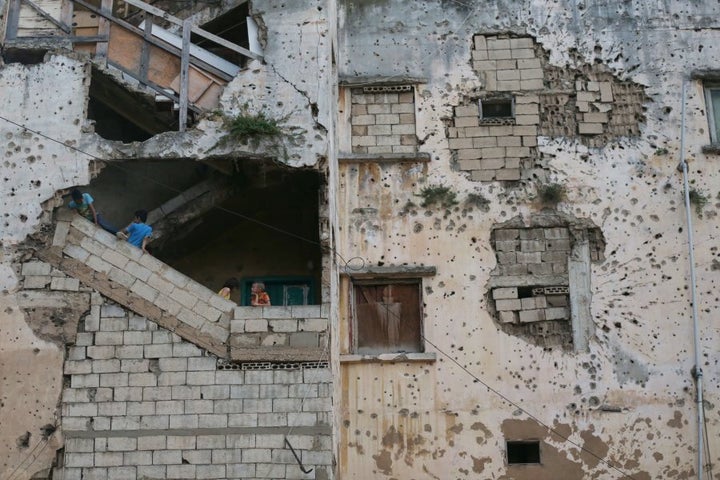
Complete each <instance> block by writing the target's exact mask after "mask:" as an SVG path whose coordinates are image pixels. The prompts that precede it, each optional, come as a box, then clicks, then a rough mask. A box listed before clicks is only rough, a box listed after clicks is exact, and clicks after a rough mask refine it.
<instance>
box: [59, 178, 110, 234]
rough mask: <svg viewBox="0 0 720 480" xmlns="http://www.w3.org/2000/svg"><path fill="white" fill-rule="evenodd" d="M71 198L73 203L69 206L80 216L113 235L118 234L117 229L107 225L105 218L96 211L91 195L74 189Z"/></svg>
mask: <svg viewBox="0 0 720 480" xmlns="http://www.w3.org/2000/svg"><path fill="white" fill-rule="evenodd" d="M70 196H71V197H72V201H71V202H70V203H69V204H68V208H70V209H72V210H76V211H77V212H78V213H79V214H80V215H82V216H83V217H85V218H87V219H88V220H90V221H91V222H93V223H94V224H95V225H98V226H100V227H102V228H104V229H105V230H107V231H108V232H110V233H112V234H113V235H115V234H116V233H117V228H115V227H113V226H112V225H110V224H109V223H107V222H106V221H105V219H103V217H102V216H101V215H100V214H99V213H98V212H97V211H96V210H95V206H94V205H93V197H91V196H90V194H89V193H80V190H78V189H77V188H73V190H72V192H70Z"/></svg>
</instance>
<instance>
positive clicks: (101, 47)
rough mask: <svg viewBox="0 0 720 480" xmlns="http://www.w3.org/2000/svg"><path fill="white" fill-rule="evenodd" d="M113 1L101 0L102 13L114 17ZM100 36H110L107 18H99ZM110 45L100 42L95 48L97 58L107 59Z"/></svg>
mask: <svg viewBox="0 0 720 480" xmlns="http://www.w3.org/2000/svg"><path fill="white" fill-rule="evenodd" d="M112 6H113V0H101V2H100V11H101V12H103V13H107V14H110V15H112ZM98 35H102V36H105V35H108V36H109V35H110V22H109V20H108V19H107V17H104V16H103V17H101V18H98ZM108 43H109V42H98V43H97V45H96V46H95V56H96V57H97V58H107V55H108Z"/></svg>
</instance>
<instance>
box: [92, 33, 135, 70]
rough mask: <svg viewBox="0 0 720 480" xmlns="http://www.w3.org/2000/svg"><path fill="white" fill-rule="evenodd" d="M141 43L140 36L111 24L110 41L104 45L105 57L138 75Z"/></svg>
mask: <svg viewBox="0 0 720 480" xmlns="http://www.w3.org/2000/svg"><path fill="white" fill-rule="evenodd" d="M142 43H143V41H142V38H140V37H138V36H137V35H135V34H134V33H133V32H130V31H128V30H126V29H124V28H123V27H120V26H118V25H114V24H113V25H112V26H111V27H110V41H109V42H107V43H106V46H108V49H107V52H106V56H107V59H108V60H112V62H113V63H116V64H119V65H122V66H123V67H124V68H125V69H126V70H127V71H129V72H133V74H134V75H135V76H138V75H139V74H140V50H141V49H142ZM98 48H100V44H98Z"/></svg>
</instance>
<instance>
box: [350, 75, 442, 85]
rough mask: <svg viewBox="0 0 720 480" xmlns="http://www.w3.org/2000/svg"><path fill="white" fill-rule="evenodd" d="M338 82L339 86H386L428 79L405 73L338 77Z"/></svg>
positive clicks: (410, 83)
mask: <svg viewBox="0 0 720 480" xmlns="http://www.w3.org/2000/svg"><path fill="white" fill-rule="evenodd" d="M338 83H339V84H340V86H341V87H386V86H391V85H413V84H419V83H428V79H427V78H425V77H411V76H405V75H394V76H392V77H380V76H376V77H340V78H339V79H338Z"/></svg>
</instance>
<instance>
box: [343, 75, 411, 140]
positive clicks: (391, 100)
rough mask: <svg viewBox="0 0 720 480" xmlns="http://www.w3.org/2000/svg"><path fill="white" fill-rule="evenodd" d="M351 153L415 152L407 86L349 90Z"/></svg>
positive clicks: (409, 90) (408, 87)
mask: <svg viewBox="0 0 720 480" xmlns="http://www.w3.org/2000/svg"><path fill="white" fill-rule="evenodd" d="M351 102H352V109H351V117H350V123H351V125H352V151H353V153H367V154H373V153H377V154H387V153H415V152H416V150H417V135H416V134H415V95H414V89H413V87H412V86H409V85H397V86H373V87H358V88H353V89H351Z"/></svg>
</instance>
